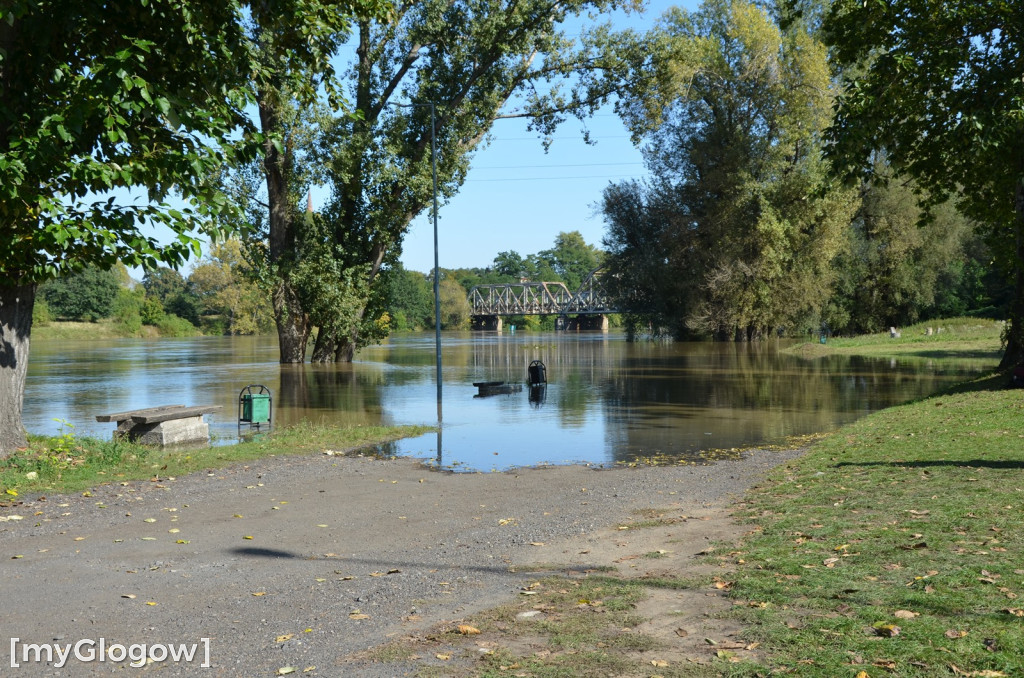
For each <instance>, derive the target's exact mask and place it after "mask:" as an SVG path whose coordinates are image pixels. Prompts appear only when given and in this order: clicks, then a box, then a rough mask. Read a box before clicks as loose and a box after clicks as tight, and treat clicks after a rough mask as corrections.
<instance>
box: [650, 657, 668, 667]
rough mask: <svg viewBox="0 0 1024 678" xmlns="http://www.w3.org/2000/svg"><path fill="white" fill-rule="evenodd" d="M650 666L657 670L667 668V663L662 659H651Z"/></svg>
mask: <svg viewBox="0 0 1024 678" xmlns="http://www.w3.org/2000/svg"><path fill="white" fill-rule="evenodd" d="M651 666H657V667H658V668H664V667H666V666H668V662H667V661H665V660H664V659H652V660H651Z"/></svg>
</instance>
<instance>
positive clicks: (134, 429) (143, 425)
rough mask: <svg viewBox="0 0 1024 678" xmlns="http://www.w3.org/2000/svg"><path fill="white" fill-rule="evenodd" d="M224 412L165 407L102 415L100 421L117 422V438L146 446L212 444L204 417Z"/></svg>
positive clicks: (213, 407) (215, 408)
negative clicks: (207, 442)
mask: <svg viewBox="0 0 1024 678" xmlns="http://www.w3.org/2000/svg"><path fill="white" fill-rule="evenodd" d="M222 409H224V408H223V407H222V406H220V405H197V406H193V407H185V406H184V405H165V406H163V407H150V408H147V409H144V410H130V411H128V412H115V413H114V414H98V415H96V421H100V422H108V421H116V422H117V430H115V431H114V438H122V437H123V438H127V439H128V440H133V441H135V442H138V443H142V444H143V445H180V444H183V443H196V442H206V441H208V440H209V439H210V425H209V424H207V423H206V422H204V421H203V415H204V414H210V413H212V412H217V411H219V410H222Z"/></svg>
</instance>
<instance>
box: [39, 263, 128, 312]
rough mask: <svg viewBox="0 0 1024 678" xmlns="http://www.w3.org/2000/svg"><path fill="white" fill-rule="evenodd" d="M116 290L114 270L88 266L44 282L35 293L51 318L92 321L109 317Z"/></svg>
mask: <svg viewBox="0 0 1024 678" xmlns="http://www.w3.org/2000/svg"><path fill="white" fill-rule="evenodd" d="M120 289H121V282H120V280H119V279H118V275H117V272H116V271H114V270H110V271H104V270H103V269H101V268H98V267H96V266H88V267H86V268H84V269H82V270H81V271H77V272H75V273H72V274H71V275H67V276H64V277H61V278H57V279H56V280H51V281H49V282H47V283H46V284H44V285H42V286H41V287H40V288H39V294H40V296H42V298H43V300H45V301H46V305H47V307H48V308H49V309H50V313H51V314H52V315H53V317H55V318H60V319H62V320H85V321H88V322H96V321H97V320H99V319H100V318H109V317H110V316H111V315H112V314H113V312H114V300H115V299H116V298H117V293H118V290H120Z"/></svg>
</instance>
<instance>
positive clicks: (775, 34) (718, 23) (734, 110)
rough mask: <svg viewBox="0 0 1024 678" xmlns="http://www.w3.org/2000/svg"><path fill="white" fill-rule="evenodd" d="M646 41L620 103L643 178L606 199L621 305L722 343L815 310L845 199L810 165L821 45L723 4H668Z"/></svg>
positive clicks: (745, 8)
mask: <svg viewBox="0 0 1024 678" xmlns="http://www.w3.org/2000/svg"><path fill="white" fill-rule="evenodd" d="M645 44H647V45H648V47H647V49H645V50H642V51H643V52H646V53H647V54H649V55H650V57H649V59H648V61H647V62H645V63H641V64H640V65H639V67H638V68H637V69H636V72H635V73H634V75H633V81H632V82H633V89H634V90H635V91H636V96H634V97H632V98H630V99H628V100H624V101H623V102H621V103H620V104H619V110H620V113H621V114H622V115H623V117H624V119H625V120H626V122H627V124H628V125H629V126H630V128H631V129H632V130H633V133H634V135H635V136H636V137H637V138H645V139H648V140H649V142H650V143H649V144H648V146H647V148H646V151H645V157H646V160H647V164H648V167H649V168H650V171H651V173H652V174H653V176H654V177H655V179H654V181H652V182H651V183H650V184H649V185H647V186H646V187H640V186H637V185H627V186H624V187H622V188H621V189H619V188H610V189H609V190H608V191H606V194H605V214H606V217H607V218H608V219H609V222H610V227H609V237H608V239H606V242H605V244H606V246H607V247H608V249H609V250H610V251H611V252H612V256H611V271H610V273H611V276H609V277H611V278H615V279H616V280H615V281H614V282H613V284H617V285H618V286H619V288H620V293H621V294H623V295H624V298H623V300H622V303H623V304H624V305H625V307H626V308H628V309H630V310H634V311H645V310H646V311H655V312H658V311H660V313H658V316H657V317H656V318H655V319H654V323H655V325H657V326H660V327H664V328H665V329H666V330H667V331H668V332H670V333H672V334H675V335H676V336H686V335H687V334H697V335H701V336H708V335H710V336H714V337H717V338H723V339H724V338H733V337H735V338H738V339H753V338H757V337H760V336H763V335H764V334H765V333H766V332H768V331H771V330H773V329H774V328H776V327H780V326H789V325H792V324H794V323H797V322H800V321H801V320H803V319H804V318H806V317H808V316H812V315H814V314H816V313H817V312H818V311H819V309H820V308H821V306H822V305H823V304H824V302H825V300H826V299H827V298H828V293H829V289H830V282H831V278H832V271H831V269H830V267H829V262H831V260H832V259H833V258H834V257H835V255H836V254H837V252H838V251H839V250H840V248H841V246H842V242H843V241H842V233H843V228H844V227H845V226H846V225H847V224H848V223H849V219H850V217H851V215H852V210H853V206H854V194H853V193H852V192H851V191H840V190H831V188H830V187H829V186H828V181H827V172H826V169H827V168H826V165H825V164H824V162H823V160H822V157H821V134H822V131H823V130H824V128H825V127H826V125H827V124H828V123H829V121H830V110H831V103H832V95H831V88H830V75H831V74H830V72H829V68H828V63H827V59H826V54H825V50H824V47H823V46H822V45H821V44H820V43H818V42H816V41H815V40H814V39H813V38H812V37H811V36H809V35H808V34H807V32H806V31H805V30H803V29H801V28H799V27H795V26H794V27H793V28H792V29H791V30H788V31H786V32H783V31H782V30H780V29H779V27H778V26H777V25H776V24H775V23H774V22H773V21H772V20H771V19H770V18H769V17H768V16H767V14H765V12H764V11H763V10H761V9H760V8H759V7H757V6H756V5H752V4H747V3H745V2H740V1H737V2H728V1H725V0H708V2H705V3H704V4H703V5H702V7H701V9H700V10H699V11H698V12H695V13H689V12H684V11H682V10H678V9H676V10H672V11H670V12H669V13H668V14H667V15H666V16H665V18H664V19H663V21H662V23H661V25H660V26H659V27H658V28H656V29H655V30H654V31H652V32H651V34H649V35H648V36H646V39H645ZM621 220H625V221H621ZM637 247H640V248H644V250H645V251H637V250H636V248H637ZM636 264H642V265H644V266H645V267H647V268H644V269H637V268H635V265H636ZM666 280H668V281H670V284H668V285H665V286H663V283H664V282H665V281H666ZM633 281H635V283H636V287H637V289H636V290H635V291H631V283H632V282H633ZM667 295H672V296H667ZM643 302H653V303H654V304H655V306H654V307H653V308H648V309H643V308H639V304H640V303H643Z"/></svg>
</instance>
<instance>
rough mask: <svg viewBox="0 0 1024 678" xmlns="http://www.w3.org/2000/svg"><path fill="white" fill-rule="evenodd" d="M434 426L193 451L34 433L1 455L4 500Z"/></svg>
mask: <svg viewBox="0 0 1024 678" xmlns="http://www.w3.org/2000/svg"><path fill="white" fill-rule="evenodd" d="M430 430H432V429H431V427H429V426H395V427H385V426H350V427H328V426H316V425H312V424H301V425H298V426H292V427H288V428H282V429H278V430H275V431H273V432H271V433H267V434H264V435H259V436H257V437H256V438H255V439H253V440H250V441H246V442H241V443H238V444H237V445H225V446H219V447H204V448H199V449H194V450H188V451H180V450H179V451H170V450H161V449H158V448H155V447H146V446H143V445H136V444H134V443H128V442H123V441H102V440H96V439H94V438H76V437H74V436H73V435H71V434H67V435H64V436H59V437H55V438H50V437H45V436H30V437H29V447H28V448H26V449H24V450H19V451H17V452H15V453H14V454H12V455H11V456H10V457H7V458H6V459H0V504H2V502H3V501H4V500H16V498H17V497H18V496H20V495H23V494H29V493H32V492H45V493H47V494H51V493H58V494H59V493H67V492H79V491H82V490H86V489H88V488H90V487H95V486H96V485H100V484H103V483H109V482H120V481H124V480H141V479H146V478H152V477H153V476H154V475H157V476H161V477H168V476H183V475H186V474H188V473H194V472H196V471H201V470H204V469H213V468H221V467H224V466H228V465H230V464H237V463H244V462H247V461H252V460H254V459H260V458H263V457H270V456H275V455H298V454H316V453H318V452H322V451H323V450H327V449H334V450H338V451H342V450H351V449H354V448H360V447H366V446H373V445H379V444H381V443H386V442H390V441H393V440H398V439H399V438H405V437H410V436H417V435H421V434H423V433H426V432H428V431H430Z"/></svg>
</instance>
